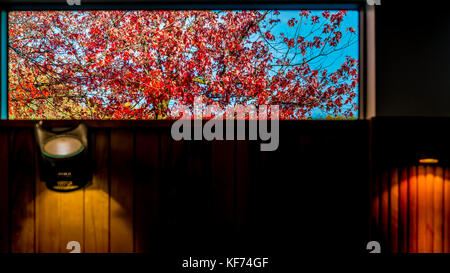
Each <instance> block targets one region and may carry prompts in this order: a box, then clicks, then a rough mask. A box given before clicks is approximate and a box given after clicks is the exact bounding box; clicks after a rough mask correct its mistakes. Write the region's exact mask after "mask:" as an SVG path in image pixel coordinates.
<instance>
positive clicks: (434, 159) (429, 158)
mask: <svg viewBox="0 0 450 273" xmlns="http://www.w3.org/2000/svg"><path fill="white" fill-rule="evenodd" d="M439 158H440V157H439V156H438V155H437V154H436V153H422V154H420V155H419V156H418V159H417V161H418V162H419V164H425V165H433V164H438V163H439V162H440V161H439Z"/></svg>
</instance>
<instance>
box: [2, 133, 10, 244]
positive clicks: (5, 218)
mask: <svg viewBox="0 0 450 273" xmlns="http://www.w3.org/2000/svg"><path fill="white" fill-rule="evenodd" d="M8 146H9V135H8V133H7V132H3V131H0V223H3V224H1V225H0V253H5V252H8V251H9V209H8V208H9V205H8V201H9V196H8V191H9V190H8V163H9V162H8V157H9V153H8Z"/></svg>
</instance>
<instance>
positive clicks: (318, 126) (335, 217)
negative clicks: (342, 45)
mask: <svg viewBox="0 0 450 273" xmlns="http://www.w3.org/2000/svg"><path fill="white" fill-rule="evenodd" d="M121 124H122V125H123V123H111V122H109V123H108V122H105V123H101V122H100V123H99V122H91V123H89V122H88V124H87V125H88V127H89V138H90V149H91V151H93V158H94V161H93V162H94V163H93V165H94V166H93V167H94V169H95V172H94V175H93V179H92V183H91V185H89V186H88V187H86V188H85V189H83V190H80V191H75V192H71V193H57V192H53V191H50V190H48V189H47V188H46V187H45V184H44V183H43V182H41V181H39V179H38V177H39V168H38V166H37V163H36V158H37V149H36V146H35V144H34V136H33V131H32V127H31V123H30V122H26V121H23V122H9V123H8V121H4V122H3V123H2V124H0V223H2V224H1V225H0V251H1V252H12V253H29V252H30V253H43V252H63V253H65V252H69V250H66V249H65V248H66V244H67V242H69V241H78V242H80V244H81V251H82V252H102V253H106V252H146V253H157V252H158V253H161V252H173V251H178V252H183V251H205V250H208V252H207V253H208V254H211V253H213V252H226V251H231V253H233V254H234V255H236V252H237V251H240V252H241V251H246V250H249V251H250V250H258V251H263V250H264V249H265V250H267V251H273V252H276V253H279V252H280V249H281V250H282V249H284V248H282V246H283V245H285V244H286V243H289V244H296V245H299V246H300V245H301V247H302V248H307V249H310V250H311V251H314V250H320V249H322V248H323V246H324V245H327V244H328V243H329V242H331V241H332V242H336V243H342V246H343V247H344V248H348V249H350V250H351V251H365V249H364V244H363V243H364V241H365V240H366V238H367V233H366V231H367V221H366V219H367V218H366V217H367V210H368V204H367V203H368V202H367V201H366V200H367V194H368V190H367V188H368V183H367V181H368V179H367V178H368V172H367V170H368V150H369V149H368V138H367V134H368V123H367V122H364V121H338V122H336V121H323V122H306V121H305V122H301V123H295V122H294V123H290V122H287V123H282V124H281V129H280V147H279V149H278V150H277V151H275V152H260V146H259V145H260V143H259V142H258V141H174V140H172V138H171V136H170V126H165V125H164V126H159V125H155V123H150V124H148V123H132V124H131V125H124V126H122V125H121ZM142 124H143V125H142ZM366 159H367V160H366ZM324 170H326V171H324ZM366 204H367V206H366ZM337 223H345V225H342V224H337ZM305 234H308V236H306V237H305V236H304V235H305ZM341 241H342V242H341Z"/></svg>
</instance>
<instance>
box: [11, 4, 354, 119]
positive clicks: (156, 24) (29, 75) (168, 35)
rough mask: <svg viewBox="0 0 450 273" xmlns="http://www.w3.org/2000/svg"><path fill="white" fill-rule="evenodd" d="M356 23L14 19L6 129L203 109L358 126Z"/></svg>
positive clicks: (146, 15) (66, 16)
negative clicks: (249, 109) (270, 109)
mask: <svg viewBox="0 0 450 273" xmlns="http://www.w3.org/2000/svg"><path fill="white" fill-rule="evenodd" d="M358 22H359V18H358V11H355V10H348V11H347V10H330V11H325V10H131V11H125V10H100V11H97V10H96V11H94V10H86V11H81V10H80V11H75V10H68V11H67V10H65V11H63V10H61V11H10V12H9V14H8V35H9V36H8V58H9V59H8V67H9V71H8V105H9V113H8V117H9V119H176V118H178V117H179V114H180V111H178V110H177V109H180V108H179V107H180V106H185V107H189V108H190V109H193V107H194V105H195V101H196V100H198V98H200V99H201V105H200V106H205V105H215V106H218V107H219V109H226V108H228V107H234V106H236V105H244V106H247V105H254V106H256V107H259V106H260V105H278V106H279V115H280V119H325V118H342V119H350V118H356V117H357V116H358V106H359V79H358V77H359V31H358ZM215 114H216V115H218V114H220V111H219V112H216V113H215Z"/></svg>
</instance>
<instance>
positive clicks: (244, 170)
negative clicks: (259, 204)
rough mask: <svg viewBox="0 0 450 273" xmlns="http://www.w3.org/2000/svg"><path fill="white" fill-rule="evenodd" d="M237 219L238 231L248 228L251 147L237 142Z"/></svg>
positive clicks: (246, 143) (246, 142)
mask: <svg viewBox="0 0 450 273" xmlns="http://www.w3.org/2000/svg"><path fill="white" fill-rule="evenodd" d="M236 145H237V147H236V183H235V185H236V187H237V189H236V194H237V196H236V199H237V200H236V201H237V202H236V205H237V207H236V214H237V215H236V219H237V228H238V231H241V230H242V229H243V228H244V227H246V226H247V225H246V219H247V214H248V210H249V208H248V202H249V190H250V189H249V183H250V174H249V171H248V170H249V161H248V160H249V157H248V153H249V146H248V141H237V143H236Z"/></svg>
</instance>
